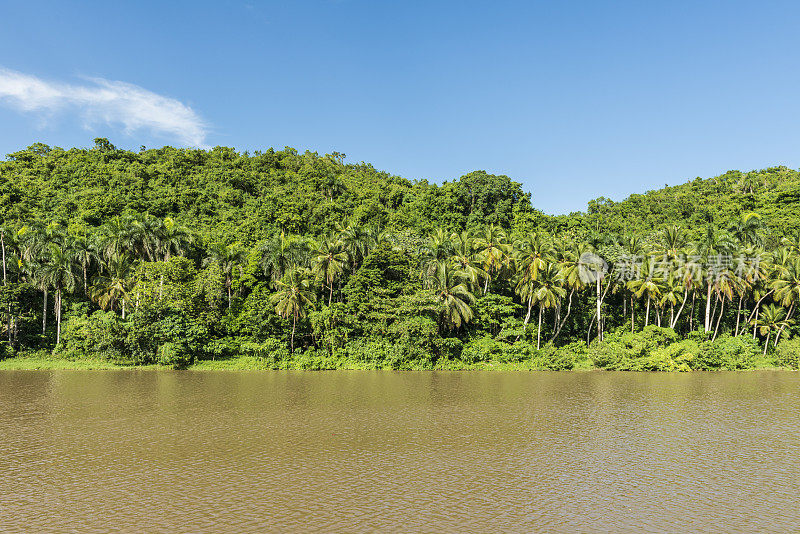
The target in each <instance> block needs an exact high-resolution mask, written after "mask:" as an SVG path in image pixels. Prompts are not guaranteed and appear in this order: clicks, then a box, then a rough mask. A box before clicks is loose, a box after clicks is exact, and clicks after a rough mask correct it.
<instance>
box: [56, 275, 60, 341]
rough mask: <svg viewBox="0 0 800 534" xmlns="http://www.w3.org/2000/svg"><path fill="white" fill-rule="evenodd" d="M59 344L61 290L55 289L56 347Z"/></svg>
mask: <svg viewBox="0 0 800 534" xmlns="http://www.w3.org/2000/svg"><path fill="white" fill-rule="evenodd" d="M59 343H61V288H60V287H59V288H56V345H58V344H59Z"/></svg>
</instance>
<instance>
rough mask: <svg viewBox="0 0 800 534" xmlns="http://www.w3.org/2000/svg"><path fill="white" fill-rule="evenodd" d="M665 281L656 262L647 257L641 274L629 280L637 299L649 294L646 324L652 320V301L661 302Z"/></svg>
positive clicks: (645, 317)
mask: <svg viewBox="0 0 800 534" xmlns="http://www.w3.org/2000/svg"><path fill="white" fill-rule="evenodd" d="M663 282H664V280H663V278H661V277H659V276H658V273H657V271H656V269H655V265H654V262H653V261H652V259H650V258H646V259H645V261H644V263H643V264H642V273H641V276H640V277H639V278H636V279H634V280H631V281H629V282H628V289H630V290H631V291H632V292H633V294H634V295H635V296H636V298H637V299H639V298H642V297H643V296H644V295H645V294H647V311H646V313H645V316H644V326H647V325H648V323H649V322H650V303H651V302H652V301H653V300H655V301H656V302H659V299H660V297H661V289H662V284H663Z"/></svg>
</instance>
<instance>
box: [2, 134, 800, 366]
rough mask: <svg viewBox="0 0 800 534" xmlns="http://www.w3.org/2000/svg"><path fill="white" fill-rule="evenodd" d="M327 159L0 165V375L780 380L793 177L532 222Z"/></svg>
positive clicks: (784, 174) (797, 212)
mask: <svg viewBox="0 0 800 534" xmlns="http://www.w3.org/2000/svg"><path fill="white" fill-rule="evenodd" d="M344 160H345V155H344V154H340V153H333V154H328V155H324V156H321V155H319V154H317V153H312V152H306V153H303V154H301V153H299V152H298V151H296V150H294V149H291V148H285V149H284V150H274V149H269V150H267V151H264V152H255V153H253V154H249V153H247V152H244V153H240V152H237V151H235V150H234V149H231V148H226V147H215V148H213V149H210V150H199V149H175V148H172V147H163V148H159V149H146V148H144V147H142V149H141V150H139V151H138V152H136V151H129V150H120V149H117V148H116V147H114V146H113V145H112V144H111V143H110V142H109V141H108V140H106V139H102V138H98V139H96V140H95V146H94V147H93V148H91V149H78V148H73V149H69V150H64V149H61V148H57V147H49V146H46V145H42V144H36V145H33V146H31V147H28V148H26V149H24V150H21V151H18V152H15V153H12V154H10V155H9V156H8V157H7V159H6V161H3V162H0V197H2V212H1V213H0V223H2V226H0V249H2V250H1V252H2V268H3V273H2V276H3V278H2V286H0V338H1V339H2V341H0V369H15V368H47V369H67V368H74V369H95V368H126V367H137V368H139V367H148V368H149V367H154V368H160V367H170V368H176V369H185V368H191V369H199V370H204V369H209V370H210V369H409V370H412V369H420V370H422V369H442V370H459V369H463V370H467V369H505V370H570V369H604V370H629V371H692V370H742V369H768V368H778V369H798V366H799V363H800V362H799V360H800V357H799V355H800V337H797V334H798V333H800V330H798V329H799V328H800V326H798V324H797V322H796V315H797V308H798V306H800V223H799V222H798V221H800V173H798V171H795V170H792V169H788V168H785V167H775V168H770V169H766V170H761V171H752V172H739V171H729V172H727V173H725V174H723V175H721V176H718V177H715V178H710V179H700V178H697V179H694V180H690V181H687V182H686V183H685V184H682V185H678V186H674V187H666V188H664V189H661V190H658V191H650V192H647V193H646V194H636V195H632V196H630V197H629V198H627V199H626V200H624V201H621V202H615V201H612V200H609V199H605V198H600V199H597V200H594V201H591V202H590V203H589V206H588V210H587V211H586V212H580V213H572V214H570V215H556V216H553V215H547V214H545V213H544V212H543V211H540V210H539V209H536V208H535V207H534V203H533V202H532V198H531V195H530V193H526V192H524V191H523V190H522V188H521V186H520V184H519V183H517V182H514V181H512V180H511V179H510V178H509V177H507V176H502V175H492V174H489V173H486V172H484V171H475V172H472V173H469V174H467V175H465V176H462V177H461V178H459V179H458V180H455V181H451V182H450V181H446V182H444V183H442V184H440V185H437V184H432V183H429V182H427V181H425V180H420V181H410V180H406V179H403V178H401V177H398V176H394V175H391V174H388V173H386V172H382V171H378V170H376V169H375V168H373V167H372V166H371V165H369V164H366V163H358V164H352V163H345V162H344Z"/></svg>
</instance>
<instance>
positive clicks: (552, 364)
mask: <svg viewBox="0 0 800 534" xmlns="http://www.w3.org/2000/svg"><path fill="white" fill-rule="evenodd" d="M531 348H533V347H532V346H531ZM585 349H586V345H584V343H583V342H582V341H576V342H573V343H570V344H568V345H564V346H563V347H555V346H553V345H545V346H544V347H542V349H541V350H538V351H537V350H535V349H534V350H533V351H532V357H531V366H532V367H533V368H535V369H546V370H549V371H568V370H570V369H574V368H575V364H576V363H577V360H578V359H579V358H580V357H581V356H582V355H583V354H584V352H585Z"/></svg>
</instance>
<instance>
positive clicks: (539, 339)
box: [536, 302, 542, 350]
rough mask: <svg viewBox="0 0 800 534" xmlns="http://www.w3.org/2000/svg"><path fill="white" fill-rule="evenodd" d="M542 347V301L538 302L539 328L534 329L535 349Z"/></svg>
mask: <svg viewBox="0 0 800 534" xmlns="http://www.w3.org/2000/svg"><path fill="white" fill-rule="evenodd" d="M540 348H542V303H541V302H540V303H539V328H538V330H537V331H536V350H539V349H540Z"/></svg>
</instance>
